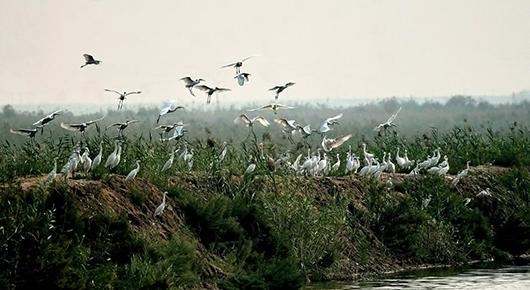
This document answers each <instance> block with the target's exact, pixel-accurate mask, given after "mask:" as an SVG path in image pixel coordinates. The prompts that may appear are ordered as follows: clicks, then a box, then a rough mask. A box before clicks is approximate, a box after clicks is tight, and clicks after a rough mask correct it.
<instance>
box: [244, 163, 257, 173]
mask: <svg viewBox="0 0 530 290" xmlns="http://www.w3.org/2000/svg"><path fill="white" fill-rule="evenodd" d="M254 170H256V163H250V164H249V165H248V166H247V169H245V174H250V173H252V172H254Z"/></svg>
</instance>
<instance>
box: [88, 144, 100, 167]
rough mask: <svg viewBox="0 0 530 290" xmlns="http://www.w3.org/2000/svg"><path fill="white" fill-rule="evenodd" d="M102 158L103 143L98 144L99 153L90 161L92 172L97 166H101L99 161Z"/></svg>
mask: <svg viewBox="0 0 530 290" xmlns="http://www.w3.org/2000/svg"><path fill="white" fill-rule="evenodd" d="M102 158H103V142H99V153H98V155H96V157H94V160H92V168H91V169H92V170H94V169H96V168H97V167H98V166H99V164H101V159H102Z"/></svg>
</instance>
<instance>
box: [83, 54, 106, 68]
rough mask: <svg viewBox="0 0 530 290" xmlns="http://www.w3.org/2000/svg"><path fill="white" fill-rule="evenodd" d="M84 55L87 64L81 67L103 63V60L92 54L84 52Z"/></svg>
mask: <svg viewBox="0 0 530 290" xmlns="http://www.w3.org/2000/svg"><path fill="white" fill-rule="evenodd" d="M83 57H84V58H85V64H84V65H82V66H81V68H83V67H85V66H87V65H89V64H93V65H98V64H100V63H102V61H101V60H96V59H94V57H93V56H91V55H90V54H86V53H85V54H83Z"/></svg>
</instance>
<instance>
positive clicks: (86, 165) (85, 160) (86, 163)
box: [81, 147, 92, 172]
mask: <svg viewBox="0 0 530 290" xmlns="http://www.w3.org/2000/svg"><path fill="white" fill-rule="evenodd" d="M84 149H85V151H84V152H83V154H82V155H81V163H82V164H83V170H84V171H85V172H89V171H90V169H91V168H92V159H90V156H89V154H90V150H89V149H88V147H85V148H84Z"/></svg>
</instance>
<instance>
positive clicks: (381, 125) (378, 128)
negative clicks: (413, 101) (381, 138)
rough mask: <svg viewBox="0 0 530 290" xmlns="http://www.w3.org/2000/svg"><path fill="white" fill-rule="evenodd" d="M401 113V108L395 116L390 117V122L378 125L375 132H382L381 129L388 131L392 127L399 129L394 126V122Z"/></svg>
mask: <svg viewBox="0 0 530 290" xmlns="http://www.w3.org/2000/svg"><path fill="white" fill-rule="evenodd" d="M400 111H401V107H399V109H398V110H397V112H396V113H395V114H393V115H392V116H390V118H388V120H386V122H384V123H381V124H379V125H377V127H375V128H374V131H380V130H381V129H383V130H386V129H388V128H390V127H397V125H396V124H394V121H395V120H396V118H397V116H398V114H399V112H400Z"/></svg>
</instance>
